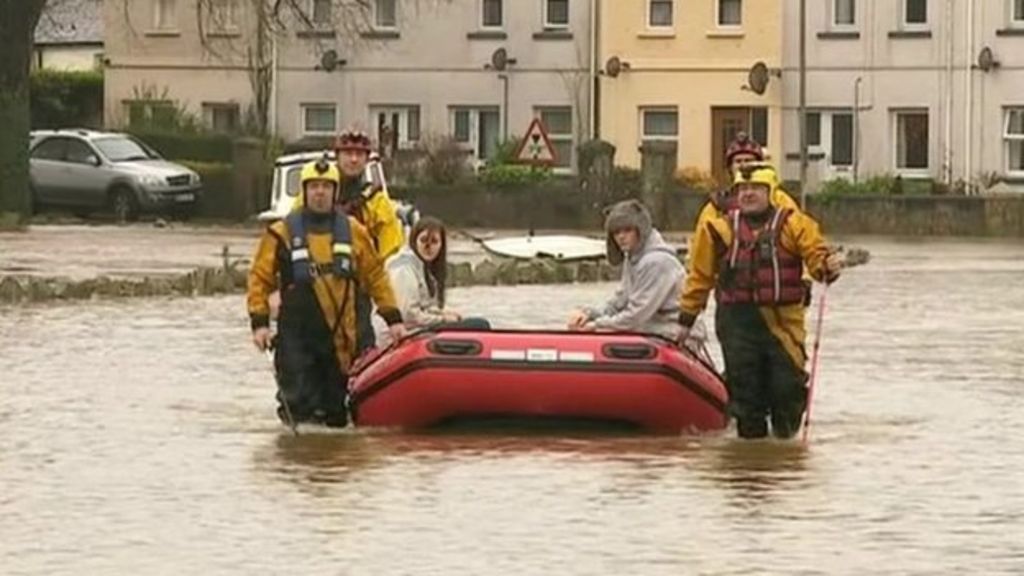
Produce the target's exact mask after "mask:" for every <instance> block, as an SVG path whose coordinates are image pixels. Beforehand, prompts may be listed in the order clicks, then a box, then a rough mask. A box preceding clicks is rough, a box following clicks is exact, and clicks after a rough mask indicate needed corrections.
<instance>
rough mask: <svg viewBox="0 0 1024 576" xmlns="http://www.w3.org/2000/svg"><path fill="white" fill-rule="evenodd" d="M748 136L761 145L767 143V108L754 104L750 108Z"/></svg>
mask: <svg viewBox="0 0 1024 576" xmlns="http://www.w3.org/2000/svg"><path fill="white" fill-rule="evenodd" d="M750 137H751V138H753V139H754V141H755V142H757V143H758V144H760V145H761V146H767V145H768V109H767V108H765V107H763V106H756V107H754V108H751V109H750Z"/></svg>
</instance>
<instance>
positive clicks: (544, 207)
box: [396, 182, 1024, 238]
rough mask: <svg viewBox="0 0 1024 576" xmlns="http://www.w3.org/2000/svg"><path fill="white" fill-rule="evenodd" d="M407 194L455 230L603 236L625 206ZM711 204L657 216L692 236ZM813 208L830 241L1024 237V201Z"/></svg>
mask: <svg viewBox="0 0 1024 576" xmlns="http://www.w3.org/2000/svg"><path fill="white" fill-rule="evenodd" d="M405 192H406V193H405V194H404V195H403V191H397V194H396V195H399V196H400V197H403V198H408V199H410V200H412V201H413V202H415V203H416V205H417V207H419V208H420V211H421V212H422V213H424V214H431V215H434V216H438V217H440V218H441V219H443V220H444V221H445V222H447V223H448V224H449V225H450V226H453V227H486V228H498V229H525V228H531V227H532V228H539V229H565V230H595V229H600V228H601V226H602V221H603V215H602V212H601V210H602V208H603V207H604V206H606V205H607V204H608V203H609V202H613V201H615V200H619V199H621V198H609V199H599V198H596V197H593V196H591V195H588V194H587V193H586V191H584V190H580V189H579V188H578V187H576V186H574V185H572V184H571V183H570V182H562V183H555V184H549V185H546V186H545V187H542V188H537V189H533V190H515V189H512V190H489V189H485V188H483V187H480V186H463V187H437V188H430V189H417V190H409V191H405ZM706 201H707V196H706V195H704V194H698V193H695V192H692V191H687V190H682V189H678V188H676V189H672V190H668V191H666V192H664V198H663V201H659V202H657V203H655V206H656V208H655V209H654V210H652V212H653V217H654V221H655V225H656V226H657V227H659V228H660V229H662V230H667V231H688V230H692V229H693V225H694V222H695V221H696V219H697V214H698V213H699V211H700V209H701V207H702V206H703V205H704V203H705V202H706ZM807 209H808V211H809V212H810V213H811V214H812V215H814V216H815V217H816V218H817V219H818V220H819V221H820V222H821V224H822V226H823V228H824V229H825V231H826V232H827V233H830V234H880V235H887V236H903V235H906V236H987V237H1014V238H1024V195H1022V196H891V195H888V196H867V195H856V196H852V195H851V196H821V195H818V196H809V197H808V199H807Z"/></svg>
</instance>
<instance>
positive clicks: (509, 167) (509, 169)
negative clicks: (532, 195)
mask: <svg viewBox="0 0 1024 576" xmlns="http://www.w3.org/2000/svg"><path fill="white" fill-rule="evenodd" d="M550 179H551V169H550V168H535V167H531V166H522V165H517V164H498V165H495V166H489V167H488V168H487V169H485V170H483V171H482V172H481V173H480V182H482V183H483V184H484V185H486V186H494V187H496V188H518V187H525V186H531V185H535V184H541V183H543V182H546V181H548V180H550Z"/></svg>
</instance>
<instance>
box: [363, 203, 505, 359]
mask: <svg viewBox="0 0 1024 576" xmlns="http://www.w3.org/2000/svg"><path fill="white" fill-rule="evenodd" d="M387 270H388V274H389V275H390V276H391V286H392V288H393V289H394V291H395V298H396V299H397V300H398V307H399V309H400V310H401V312H402V321H403V322H404V323H405V326H406V327H407V328H409V329H410V330H415V329H417V328H424V327H428V326H437V327H455V328H463V329H470V330H488V329H490V323H488V322H487V320H484V319H483V318H463V317H462V316H461V315H459V314H458V313H457V312H454V311H452V310H448V309H445V279H446V276H447V270H448V238H447V234H446V231H445V227H444V224H443V223H442V222H441V221H440V220H438V219H437V218H432V217H430V216H425V217H423V218H420V219H419V220H417V221H416V224H415V225H413V227H412V231H411V232H410V233H409V245H408V246H406V247H405V248H403V249H402V251H401V252H399V253H398V254H395V255H394V256H392V257H391V258H390V259H388V262H387ZM381 338H384V339H385V340H386V338H387V336H386V332H385V333H378V342H380V344H381V346H387V345H388V344H389V342H387V341H382V340H380V339H381Z"/></svg>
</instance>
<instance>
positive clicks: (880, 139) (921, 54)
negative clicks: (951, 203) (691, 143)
mask: <svg viewBox="0 0 1024 576" xmlns="http://www.w3.org/2000/svg"><path fill="white" fill-rule="evenodd" d="M807 7H808V8H807V15H806V18H807V20H806V22H807V39H806V42H807V49H806V55H807V56H806V59H807V107H808V111H809V113H808V143H809V157H810V164H809V170H808V177H809V178H808V180H809V183H810V186H811V188H812V189H813V188H815V187H817V185H818V184H820V182H822V181H825V180H828V179H831V178H836V177H841V178H866V177H868V176H871V175H878V174H892V175H899V176H901V177H903V178H905V179H916V178H927V179H933V180H937V181H940V182H945V183H947V184H950V185H954V186H955V185H957V183H958V182H961V183H972V184H978V183H984V182H989V183H990V182H991V180H992V179H993V178H994V177H996V176H998V177H1001V178H1003V179H1004V180H1006V181H1007V182H1008V183H1010V184H1019V183H1024V0H825V1H822V2H808V3H807ZM785 22H786V23H785V39H786V42H785V75H784V81H785V82H784V84H785V109H786V118H785V138H784V140H785V144H786V162H785V166H784V174H785V176H787V177H789V178H797V177H798V176H799V172H800V164H799V136H800V132H799V115H798V105H799V75H798V73H799V25H800V14H799V11H798V4H797V3H796V2H787V3H786V13H785Z"/></svg>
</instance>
